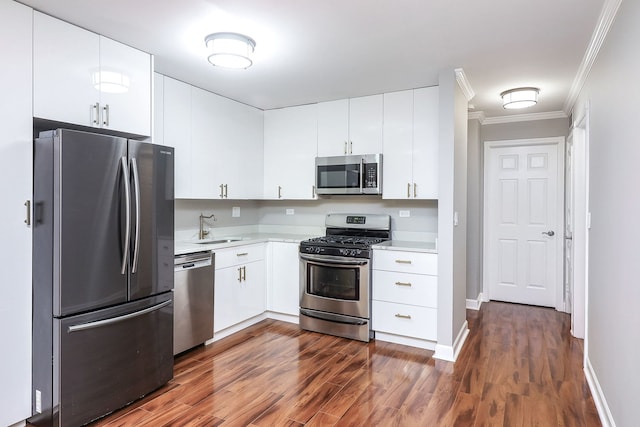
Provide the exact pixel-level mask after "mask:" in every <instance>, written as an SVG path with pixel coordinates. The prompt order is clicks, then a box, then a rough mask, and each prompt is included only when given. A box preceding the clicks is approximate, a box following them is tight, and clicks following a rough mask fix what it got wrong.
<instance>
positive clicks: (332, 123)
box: [318, 95, 383, 156]
mask: <svg viewBox="0 0 640 427" xmlns="http://www.w3.org/2000/svg"><path fill="white" fill-rule="evenodd" d="M382 118H383V96H382V95H372V96H363V97H360V98H351V99H341V100H338V101H330V102H321V103H319V104H318V156H343V155H349V154H375V153H380V152H382Z"/></svg>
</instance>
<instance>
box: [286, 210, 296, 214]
mask: <svg viewBox="0 0 640 427" xmlns="http://www.w3.org/2000/svg"><path fill="white" fill-rule="evenodd" d="M286 213H287V215H293V214H294V213H295V211H294V210H293V209H287V210H286Z"/></svg>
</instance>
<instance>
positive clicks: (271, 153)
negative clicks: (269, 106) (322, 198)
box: [264, 104, 318, 200]
mask: <svg viewBox="0 0 640 427" xmlns="http://www.w3.org/2000/svg"><path fill="white" fill-rule="evenodd" d="M317 117H318V106H317V104H311V105H302V106H299V107H289V108H281V109H277V110H268V111H265V113H264V198H265V199H287V200H291V199H301V200H310V199H314V198H316V195H315V172H314V171H315V158H316V150H317V125H318V120H317Z"/></svg>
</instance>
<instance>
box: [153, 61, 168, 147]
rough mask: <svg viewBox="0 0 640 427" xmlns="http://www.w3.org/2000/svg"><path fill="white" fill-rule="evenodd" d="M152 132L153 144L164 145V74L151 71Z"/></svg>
mask: <svg viewBox="0 0 640 427" xmlns="http://www.w3.org/2000/svg"><path fill="white" fill-rule="evenodd" d="M152 129H153V133H152V134H151V140H152V141H153V143H154V144H160V145H166V144H165V142H164V76H163V75H162V74H158V73H153V128H152Z"/></svg>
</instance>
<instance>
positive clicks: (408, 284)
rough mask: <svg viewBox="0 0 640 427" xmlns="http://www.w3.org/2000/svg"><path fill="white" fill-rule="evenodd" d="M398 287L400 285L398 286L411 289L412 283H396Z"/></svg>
mask: <svg viewBox="0 0 640 427" xmlns="http://www.w3.org/2000/svg"><path fill="white" fill-rule="evenodd" d="M396 285H398V286H409V287H411V283H409V282H396Z"/></svg>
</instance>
